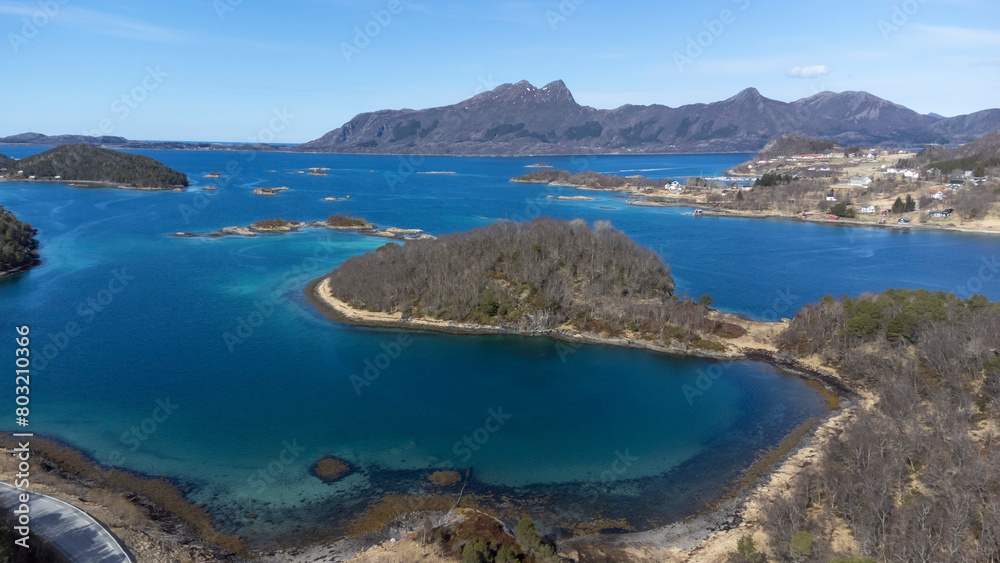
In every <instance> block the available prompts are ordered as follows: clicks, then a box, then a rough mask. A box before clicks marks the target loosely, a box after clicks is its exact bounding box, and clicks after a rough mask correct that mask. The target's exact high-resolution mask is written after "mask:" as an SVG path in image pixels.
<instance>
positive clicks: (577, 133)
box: [0, 80, 1000, 155]
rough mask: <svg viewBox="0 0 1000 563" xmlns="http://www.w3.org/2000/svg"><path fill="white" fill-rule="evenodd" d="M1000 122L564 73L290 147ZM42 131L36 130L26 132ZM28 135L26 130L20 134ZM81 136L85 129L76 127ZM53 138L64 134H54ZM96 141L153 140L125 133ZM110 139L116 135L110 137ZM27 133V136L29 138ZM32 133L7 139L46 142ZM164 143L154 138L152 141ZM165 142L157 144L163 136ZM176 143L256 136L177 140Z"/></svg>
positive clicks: (509, 144) (877, 104)
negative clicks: (639, 99) (594, 97)
mask: <svg viewBox="0 0 1000 563" xmlns="http://www.w3.org/2000/svg"><path fill="white" fill-rule="evenodd" d="M998 130H1000V109H987V110H983V111H979V112H976V113H972V114H968V115H960V116H957V117H948V118H945V117H941V116H939V115H936V114H920V113H917V112H915V111H913V110H911V109H909V108H906V107H904V106H901V105H899V104H895V103H892V102H890V101H887V100H884V99H882V98H879V97H877V96H874V95H872V94H869V93H867V92H841V93H834V92H820V93H818V94H815V95H813V96H809V97H807V98H802V99H800V100H796V101H794V102H782V101H778V100H773V99H770V98H766V97H764V96H762V95H761V94H760V92H758V91H757V90H756V89H754V88H747V89H746V90H743V91H742V92H740V93H738V94H736V95H735V96H733V97H731V98H728V99H726V100H723V101H720V102H713V103H707V104H705V103H700V104H690V105H684V106H680V107H676V108H672V107H668V106H664V105H658V104H654V105H648V106H642V105H624V106H621V107H619V108H615V109H606V110H605V109H595V108H592V107H589V106H582V105H580V104H579V103H577V101H576V100H575V99H574V97H573V94H572V93H571V92H570V90H569V88H567V87H566V85H565V84H564V83H563V82H562V81H561V80H556V81H554V82H551V83H549V84H547V85H545V86H543V87H541V88H536V87H535V86H533V85H531V84H530V83H528V82H527V81H521V82H518V83H516V84H503V85H500V86H498V87H496V88H494V89H493V90H490V91H488V92H483V93H480V94H478V95H476V96H473V97H472V98H469V99H467V100H463V101H461V102H458V103H456V104H452V105H449V106H442V107H435V108H428V109H421V110H413V109H400V110H380V111H375V112H366V113H361V114H358V115H357V116H355V117H354V118H353V119H351V120H350V121H348V122H347V123H345V124H343V125H341V126H340V127H338V128H336V129H334V130H332V131H330V132H328V133H326V134H325V135H323V136H322V137H320V138H318V139H315V140H313V141H309V142H307V143H303V144H301V145H298V146H296V147H293V148H291V147H281V148H282V149H283V150H297V151H306V152H331V153H368V154H454V155H530V154H537V155H542V154H598V153H602V154H603V153H625V154H628V153H669V152H733V151H745V152H756V151H758V150H760V149H761V148H762V147H764V145H766V144H767V143H768V141H771V140H772V139H775V138H777V137H779V136H781V135H788V134H792V135H802V136H806V137H811V138H815V139H822V140H826V141H833V142H837V143H839V144H841V145H843V146H847V145H855V144H857V145H879V144H885V145H894V146H910V147H913V146H920V145H928V144H951V145H957V144H961V143H965V142H969V141H972V140H974V139H977V138H980V137H982V136H984V135H986V134H989V133H993V132H996V131H998ZM26 135H36V134H26ZM19 137H20V138H19ZM71 137H73V138H74V141H73V142H81V139H80V138H79V136H71ZM46 139H48V140H49V142H51V140H53V139H57V138H56V137H47V138H46ZM90 139H92V140H90V141H83V142H91V143H94V144H102V145H104V146H121V147H123V148H143V147H142V146H139V145H147V144H144V143H142V142H138V141H127V140H124V139H122V138H120V137H110V138H90ZM108 140H111V141H114V142H110V143H109V142H107V141H108ZM26 141H27V142H26ZM43 141H45V139H39V138H35V139H25V138H24V135H21V136H15V137H7V138H6V139H0V144H42V142H43ZM163 144H164V143H157V144H148V145H149V146H147V148H167V147H162V146H160V145H163ZM154 145H155V146H154ZM171 145H181V146H172V147H170V148H201V149H205V148H217V149H234V148H242V149H247V148H252V149H255V150H275V149H276V148H277V147H272V146H261V145H255V146H253V147H246V146H241V145H225V144H205V146H202V144H199V145H188V144H181V143H171Z"/></svg>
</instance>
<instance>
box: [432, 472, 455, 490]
mask: <svg viewBox="0 0 1000 563" xmlns="http://www.w3.org/2000/svg"><path fill="white" fill-rule="evenodd" d="M427 480H428V481H430V482H431V483H434V484H435V485H438V486H441V487H446V486H448V485H454V484H456V483H460V482H461V481H462V474H461V473H459V472H458V471H435V472H434V473H431V474H430V475H429V476H428V477H427Z"/></svg>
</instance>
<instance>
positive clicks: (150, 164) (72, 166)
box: [0, 143, 189, 190]
mask: <svg viewBox="0 0 1000 563" xmlns="http://www.w3.org/2000/svg"><path fill="white" fill-rule="evenodd" d="M3 158H4V159H6V160H4V161H3V162H0V164H3V166H2V167H3V168H6V169H7V170H6V171H4V172H2V174H3V176H4V177H6V178H7V179H8V180H58V181H64V182H93V183H102V184H109V185H112V186H117V187H123V188H132V189H147V190H169V189H176V188H184V187H187V186H188V185H189V182H188V178H187V175H186V174H184V173H183V172H178V171H176V170H174V169H172V168H169V167H167V166H164V165H163V164H162V163H160V162H158V161H156V160H155V159H152V158H150V157H148V156H144V155H139V154H131V153H126V152H121V151H114V150H110V149H102V148H100V147H95V146H93V145H88V144H85V143H80V144H75V145H62V146H59V147H55V148H53V149H49V150H47V151H45V152H41V153H38V154H34V155H31V156H27V157H24V158H22V159H20V160H14V159H10V158H7V157H3Z"/></svg>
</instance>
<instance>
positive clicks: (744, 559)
mask: <svg viewBox="0 0 1000 563" xmlns="http://www.w3.org/2000/svg"><path fill="white" fill-rule="evenodd" d="M726 561H727V563H764V554H763V553H760V552H759V551H757V546H756V545H754V542H753V538H752V537H750V536H743V537H741V538H740V539H739V540H738V541H737V542H736V551H732V552H730V553H729V557H727V558H726Z"/></svg>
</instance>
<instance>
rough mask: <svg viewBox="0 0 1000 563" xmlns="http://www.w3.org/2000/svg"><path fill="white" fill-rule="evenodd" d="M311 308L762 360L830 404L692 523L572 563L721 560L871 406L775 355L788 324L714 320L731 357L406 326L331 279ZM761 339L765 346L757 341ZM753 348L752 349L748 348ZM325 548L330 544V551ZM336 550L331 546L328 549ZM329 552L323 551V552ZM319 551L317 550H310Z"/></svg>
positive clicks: (835, 377)
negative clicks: (727, 333) (347, 298)
mask: <svg viewBox="0 0 1000 563" xmlns="http://www.w3.org/2000/svg"><path fill="white" fill-rule="evenodd" d="M305 297H306V300H307V301H308V302H310V303H311V304H313V305H314V306H315V307H317V309H318V310H319V311H320V312H322V313H323V314H324V315H325V316H327V317H328V318H330V319H331V320H334V321H337V322H342V323H345V324H351V325H355V326H362V327H370V328H395V329H403V330H428V331H434V332H444V333H449V334H505V335H511V336H541V337H549V338H553V339H555V340H560V341H565V342H571V343H578V344H577V345H581V346H582V345H583V344H604V345H613V346H624V347H629V348H636V349H644V350H648V351H653V352H659V353H665V354H673V355H684V356H696V357H704V358H709V359H714V360H718V361H760V362H766V363H769V364H771V365H773V366H775V367H776V368H778V369H780V370H782V371H783V372H786V373H789V374H793V375H796V376H798V377H801V378H803V379H804V380H805V381H806V382H807V383H810V384H812V385H813V386H814V387H816V388H817V390H818V391H820V392H821V394H822V395H823V396H824V398H825V399H826V400H827V405H828V408H829V410H828V412H827V415H826V416H825V417H824V418H822V419H820V420H817V419H810V420H808V421H805V422H803V423H802V424H800V425H799V426H798V427H796V428H792V429H789V432H788V434H787V436H786V437H785V439H784V440H783V441H782V442H781V443H780V444H779V445H777V446H775V447H774V448H772V449H770V450H768V451H766V452H764V453H763V455H762V456H761V457H760V458H758V460H757V461H755V462H754V463H752V464H751V465H750V466H749V467H748V468H747V469H745V470H744V471H743V473H742V475H741V477H740V478H739V479H737V480H736V482H735V483H734V484H735V485H736V486H734V487H733V488H731V489H730V490H727V491H724V492H723V493H722V494H721V495H720V497H719V498H718V499H716V500H714V501H712V502H710V503H708V504H706V505H705V506H704V507H703V508H702V509H700V510H699V511H698V512H697V513H695V514H693V515H692V516H690V517H688V518H685V519H683V520H680V521H678V522H673V523H671V524H667V525H665V526H661V527H657V528H654V529H650V530H646V531H642V532H629V533H624V534H600V533H597V534H581V535H578V536H574V537H572V538H569V539H567V540H564V542H562V545H561V549H560V552H561V553H562V554H564V555H567V556H569V557H571V558H572V559H573V560H577V559H576V558H575V557H574V556H579V553H581V552H588V550H589V549H591V548H593V549H596V550H598V551H601V550H603V549H606V548H608V547H614V548H616V549H618V548H621V549H625V550H627V551H628V552H629V553H630V554H632V555H639V556H641V557H639V558H637V559H636V560H637V561H650V562H651V561H681V560H684V561H716V560H720V559H724V558H725V557H726V555H727V554H728V553H729V552H730V551H734V550H735V548H736V542H737V540H738V538H739V537H740V536H741V535H742V534H744V533H746V532H747V531H748V530H752V527H751V526H750V525H749V524H750V523H752V522H754V518H755V517H756V514H757V512H758V510H759V506H760V503H761V502H762V501H763V499H766V498H767V497H768V496H769V495H770V494H772V493H774V492H778V491H782V490H784V489H785V488H786V487H787V484H788V483H789V482H790V481H791V480H792V479H793V478H794V477H795V475H797V474H798V473H799V472H801V471H802V470H803V468H804V467H806V466H807V465H808V464H809V463H810V461H809V460H811V459H813V458H814V457H815V455H816V452H818V451H820V450H821V449H822V445H823V444H825V443H826V442H827V441H829V440H831V439H834V438H835V437H836V435H837V433H838V431H839V428H840V426H842V424H843V422H844V421H845V420H847V419H849V418H852V417H853V416H854V413H855V411H856V409H857V407H858V406H859V405H863V404H869V403H870V402H871V401H872V400H873V399H872V397H871V396H870V395H869V394H868V393H864V392H862V391H860V390H859V389H858V388H857V387H856V386H854V385H852V384H851V383H850V382H849V381H846V380H845V379H844V378H842V377H841V376H840V375H839V374H837V373H836V372H834V371H831V370H829V369H827V368H826V367H824V366H822V365H821V364H820V362H819V361H818V360H816V359H815V358H809V359H806V360H798V359H792V360H786V359H783V358H779V357H777V356H776V352H777V351H778V350H777V348H776V347H775V346H773V344H770V343H769V342H767V341H766V340H770V338H773V337H774V336H775V335H776V332H777V331H780V330H781V328H783V327H784V326H785V324H786V322H787V321H778V322H774V323H768V322H764V321H754V320H751V319H747V318H744V317H740V316H738V315H732V314H727V313H720V312H718V311H715V312H714V313H715V314H716V315H718V316H719V318H724V319H726V320H727V321H730V322H735V323H738V324H739V325H740V326H741V327H743V328H744V329H746V330H747V335H745V336H743V337H740V338H737V339H733V340H736V341H740V342H739V344H746V345H748V346H738V345H737V344H736V343H733V347H734V348H736V349H735V350H727V352H726V353H717V352H708V351H698V350H690V349H681V348H677V347H669V346H662V345H657V344H654V343H651V342H648V341H643V340H636V339H628V338H614V337H602V336H600V335H596V334H589V333H583V332H581V331H577V330H566V331H558V330H557V331H547V332H525V331H518V330H516V329H511V328H504V327H490V326H485V325H478V324H475V323H457V322H450V321H441V320H437V319H404V318H403V317H402V315H401V314H400V313H395V314H389V313H376V312H370V311H362V310H358V309H355V308H352V307H350V305H348V304H347V303H345V302H344V301H341V300H340V299H338V298H336V297H335V296H334V295H333V292H332V290H331V288H330V280H329V276H323V277H321V278H318V279H316V280H313V281H312V282H310V283H309V284H308V285H307V287H306V289H305ZM761 337H764V339H765V341H763V342H761V341H757V340H756V339H759V338H761ZM751 342H752V343H753V344H757V345H758V346H756V347H752V348H751V347H749V344H751ZM328 545H329V544H328ZM333 545H336V542H334V543H333ZM325 548H326V547H324V549H325ZM315 549H316V550H319V549H321V548H320V547H319V546H315ZM369 549H370V550H381V551H386V550H388V551H391V550H392V549H393V548H392V546H391V545H390V544H387V543H384V542H383V543H376V544H373V545H372V546H371V547H370V548H369ZM317 552H318V551H314V550H311V549H308V548H307V549H305V550H303V551H302V558H296V559H292V560H291V561H293V562H295V563H300V562H302V563H304V562H305V561H307V560H308V557H309V556H311V555H312V554H314V553H317Z"/></svg>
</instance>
